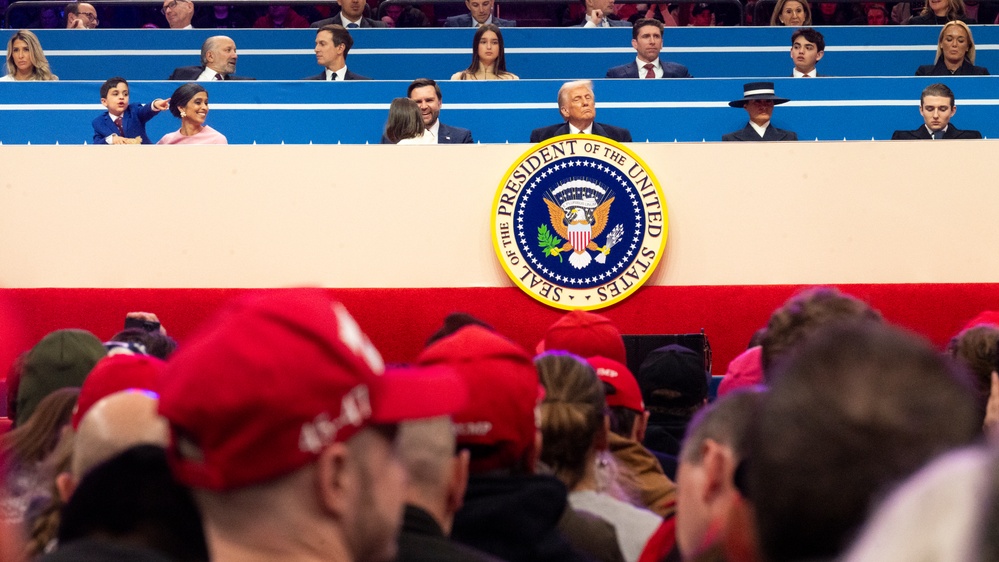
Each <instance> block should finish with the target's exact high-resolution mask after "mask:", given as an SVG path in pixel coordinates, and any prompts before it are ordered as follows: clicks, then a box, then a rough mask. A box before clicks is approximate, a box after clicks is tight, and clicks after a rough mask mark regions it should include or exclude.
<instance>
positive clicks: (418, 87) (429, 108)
mask: <svg viewBox="0 0 999 562" xmlns="http://www.w3.org/2000/svg"><path fill="white" fill-rule="evenodd" d="M406 95H408V96H409V99H411V100H413V101H415V102H416V105H418V106H420V115H422V116H423V125H424V126H425V127H426V134H428V135H430V138H432V139H433V140H432V141H430V144H434V143H436V144H469V143H471V142H472V132H471V131H469V130H468V129H462V128H461V127H451V126H450V125H445V124H444V123H441V122H440V119H438V116H440V113H441V100H442V99H443V97H442V96H441V87H440V86H438V85H437V82H434V81H433V80H431V79H429V78H417V79H416V80H413V82H412V83H410V84H409V88H407V89H406ZM382 144H393V143H392V141H390V140H389V139H388V137H386V136H385V135H382Z"/></svg>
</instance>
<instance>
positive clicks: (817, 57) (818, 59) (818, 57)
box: [815, 51, 826, 62]
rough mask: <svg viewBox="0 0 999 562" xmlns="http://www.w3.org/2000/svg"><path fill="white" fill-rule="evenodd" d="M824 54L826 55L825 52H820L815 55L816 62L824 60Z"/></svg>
mask: <svg viewBox="0 0 999 562" xmlns="http://www.w3.org/2000/svg"><path fill="white" fill-rule="evenodd" d="M824 54H826V52H825V51H819V52H818V54H817V55H815V62H819V61H820V60H822V55H824Z"/></svg>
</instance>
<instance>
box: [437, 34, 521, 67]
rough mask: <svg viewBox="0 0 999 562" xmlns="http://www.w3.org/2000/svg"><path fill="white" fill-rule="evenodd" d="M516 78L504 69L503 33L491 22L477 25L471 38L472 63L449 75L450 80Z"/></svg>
mask: <svg viewBox="0 0 999 562" xmlns="http://www.w3.org/2000/svg"><path fill="white" fill-rule="evenodd" d="M517 79H518V77H517V75H516V74H513V73H512V72H507V71H506V54H505V53H504V49H503V34H502V33H501V32H500V29H499V28H498V27H496V26H495V25H493V24H491V23H488V24H486V25H483V26H481V27H479V29H478V30H477V31H476V32H475V37H474V38H472V64H470V65H468V68H466V69H465V70H462V71H459V72H455V73H454V74H453V75H452V76H451V80H517Z"/></svg>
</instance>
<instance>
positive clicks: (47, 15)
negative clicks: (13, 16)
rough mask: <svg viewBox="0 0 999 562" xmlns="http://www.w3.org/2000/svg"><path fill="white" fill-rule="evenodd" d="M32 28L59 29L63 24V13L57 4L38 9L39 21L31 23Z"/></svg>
mask: <svg viewBox="0 0 999 562" xmlns="http://www.w3.org/2000/svg"><path fill="white" fill-rule="evenodd" d="M28 27H30V28H32V29H36V28H37V29H59V28H61V27H64V26H63V22H62V15H61V14H60V12H59V8H56V7H55V6H45V7H44V8H42V9H40V10H38V23H37V24H35V25H29V26H28Z"/></svg>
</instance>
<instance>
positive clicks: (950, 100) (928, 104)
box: [891, 84, 982, 140]
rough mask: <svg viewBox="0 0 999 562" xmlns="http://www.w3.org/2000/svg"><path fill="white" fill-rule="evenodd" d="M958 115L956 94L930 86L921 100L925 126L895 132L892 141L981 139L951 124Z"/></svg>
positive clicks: (944, 87) (937, 86)
mask: <svg viewBox="0 0 999 562" xmlns="http://www.w3.org/2000/svg"><path fill="white" fill-rule="evenodd" d="M955 113H957V104H955V103H954V92H953V91H951V89H950V88H948V87H947V86H946V85H944V84H930V85H929V86H927V87H926V88H924V89H923V93H922V95H921V96H920V98H919V114H920V115H922V116H923V126H921V127H919V128H918V129H916V130H914V131H901V130H900V131H895V132H894V133H892V135H891V139H892V140H928V139H932V140H940V139H980V138H982V134H981V133H980V132H978V131H974V130H971V129H968V130H961V129H958V128H957V127H955V126H953V125H952V124H951V122H950V120H951V118H952V117H954V114H955Z"/></svg>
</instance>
